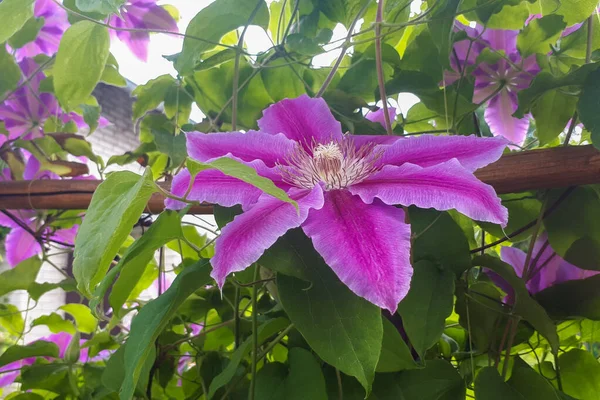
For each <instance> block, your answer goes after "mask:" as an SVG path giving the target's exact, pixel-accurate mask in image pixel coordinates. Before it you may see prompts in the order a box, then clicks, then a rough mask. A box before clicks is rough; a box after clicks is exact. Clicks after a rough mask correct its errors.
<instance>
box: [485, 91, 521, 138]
mask: <svg viewBox="0 0 600 400" xmlns="http://www.w3.org/2000/svg"><path fill="white" fill-rule="evenodd" d="M516 110H517V98H516V95H515V94H514V93H509V92H508V91H507V90H502V91H501V92H500V93H499V94H498V95H497V96H495V97H494V98H493V99H492V100H490V103H489V105H488V107H487V109H486V110H485V114H484V117H485V120H486V122H487V123H488V125H489V126H490V129H491V131H492V133H493V134H494V135H499V136H503V137H505V138H506V139H508V140H509V141H510V142H511V143H514V144H517V145H522V144H523V142H524V141H525V136H526V135H527V130H528V129H529V118H528V117H525V118H521V119H519V118H514V117H513V116H512V114H513V113H514V112H515V111H516Z"/></svg>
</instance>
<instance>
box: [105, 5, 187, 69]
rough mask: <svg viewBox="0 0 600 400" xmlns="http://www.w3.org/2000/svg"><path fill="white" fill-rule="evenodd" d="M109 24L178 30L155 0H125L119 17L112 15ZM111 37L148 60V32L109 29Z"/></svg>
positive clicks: (136, 27) (142, 59)
mask: <svg viewBox="0 0 600 400" xmlns="http://www.w3.org/2000/svg"><path fill="white" fill-rule="evenodd" d="M109 23H110V25H112V26H114V27H117V28H135V29H150V30H152V29H154V30H164V31H169V32H179V28H178V27H177V21H175V19H173V17H172V16H171V14H169V13H168V12H167V10H165V9H164V8H162V7H161V6H159V5H157V4H156V0H127V1H126V2H125V4H124V5H123V6H122V7H121V17H119V16H116V15H113V16H111V17H110V19H109ZM110 32H111V35H112V36H113V37H117V38H119V40H120V41H122V42H123V43H125V44H126V45H127V47H129V49H130V50H131V52H132V53H133V54H134V55H135V56H136V57H137V58H139V59H140V60H141V61H144V62H145V61H148V43H149V42H150V34H149V32H143V31H140V32H127V31H119V30H117V31H115V30H111V31H110Z"/></svg>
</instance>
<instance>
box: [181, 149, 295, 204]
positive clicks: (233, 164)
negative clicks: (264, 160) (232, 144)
mask: <svg viewBox="0 0 600 400" xmlns="http://www.w3.org/2000/svg"><path fill="white" fill-rule="evenodd" d="M187 167H188V169H189V170H190V174H191V175H192V176H195V175H197V174H198V173H199V172H200V171H203V170H206V169H217V170H219V171H221V172H222V173H224V174H225V175H229V176H232V177H234V178H237V179H239V180H241V181H244V182H246V183H249V184H250V185H252V186H254V187H256V188H258V189H260V190H262V191H263V192H265V193H266V194H269V195H271V196H273V197H275V198H276V199H279V200H281V201H284V202H286V203H290V204H291V205H293V206H294V207H295V208H296V209H298V204H297V203H296V202H295V201H294V200H292V199H290V197H289V196H288V195H287V193H286V192H285V191H283V190H281V189H279V188H278V187H277V186H275V184H274V183H273V181H271V180H270V179H267V178H264V177H262V176H260V175H258V174H257V173H256V170H255V169H254V168H252V167H249V166H247V165H245V164H242V163H241V162H239V161H237V160H234V159H232V158H229V157H222V158H218V159H216V160H214V161H211V162H209V163H200V162H198V161H193V160H188V162H187Z"/></svg>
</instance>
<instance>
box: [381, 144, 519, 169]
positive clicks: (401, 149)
mask: <svg viewBox="0 0 600 400" xmlns="http://www.w3.org/2000/svg"><path fill="white" fill-rule="evenodd" d="M507 144H508V142H507V141H506V139H504V138H480V137H476V136H475V135H471V136H435V135H421V136H417V137H412V138H403V139H401V140H397V141H396V142H395V143H394V144H392V145H390V146H388V147H387V148H385V152H384V153H383V155H382V156H381V163H382V164H383V165H387V164H391V165H398V166H400V165H402V164H404V163H411V164H415V165H419V166H421V167H429V166H432V165H435V164H439V163H441V162H445V161H448V160H451V159H453V158H456V159H457V160H458V161H459V162H460V164H461V165H462V166H463V167H464V168H465V169H467V170H469V171H475V170H476V169H478V168H481V167H485V166H486V165H488V164H491V163H493V162H494V161H496V160H498V159H499V158H500V156H501V155H502V152H503V151H504V149H505V148H506V145H507Z"/></svg>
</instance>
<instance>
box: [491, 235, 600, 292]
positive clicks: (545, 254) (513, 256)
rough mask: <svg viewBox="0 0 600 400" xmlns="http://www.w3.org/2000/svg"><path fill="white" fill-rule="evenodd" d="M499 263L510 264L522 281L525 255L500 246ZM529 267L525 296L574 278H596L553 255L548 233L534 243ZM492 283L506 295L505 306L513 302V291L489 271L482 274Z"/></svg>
mask: <svg viewBox="0 0 600 400" xmlns="http://www.w3.org/2000/svg"><path fill="white" fill-rule="evenodd" d="M500 257H501V258H502V261H504V262H505V263H507V264H510V265H511V266H512V267H513V268H514V270H515V272H516V274H517V275H518V276H519V277H521V278H523V269H524V266H525V259H526V257H527V254H526V253H525V252H524V251H522V250H520V249H517V248H515V247H509V246H504V247H502V249H501V250H500ZM530 262H531V267H530V268H528V269H529V271H531V272H529V273H528V275H529V276H528V277H527V278H526V279H527V282H526V286H527V290H529V293H532V294H534V293H537V292H541V291H542V290H544V289H547V288H549V287H550V286H553V285H556V284H558V283H562V282H566V281H572V280H577V279H585V278H589V277H592V276H594V275H597V274H599V273H600V271H589V270H585V269H581V268H579V267H576V266H575V265H573V264H571V263H569V262H567V261H565V260H564V259H563V258H562V257H560V256H559V255H558V254H556V253H555V252H554V250H553V249H552V247H550V244H549V242H548V234H546V233H545V232H544V233H543V234H541V235H540V236H539V237H538V239H537V240H536V242H535V244H534V247H533V252H532V254H531V261H530ZM486 273H487V274H488V276H489V277H490V278H491V279H492V281H493V282H494V283H495V284H496V285H497V286H498V287H499V288H500V289H502V290H503V291H504V292H505V293H507V296H506V299H505V301H506V302H507V303H513V302H514V291H513V289H512V287H511V286H510V285H509V284H508V283H507V282H506V281H505V280H504V279H502V278H501V277H500V276H499V275H498V274H496V273H495V272H493V271H486Z"/></svg>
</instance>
